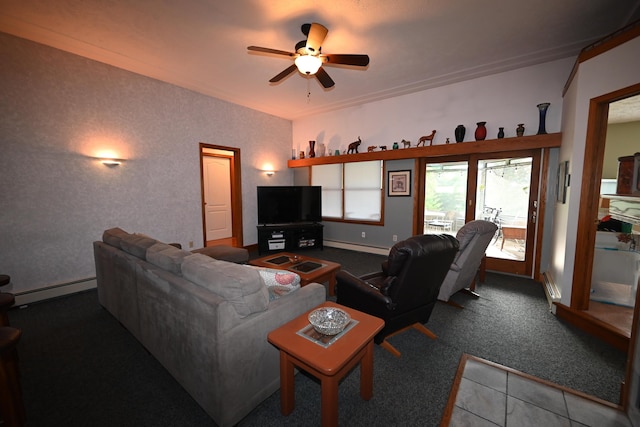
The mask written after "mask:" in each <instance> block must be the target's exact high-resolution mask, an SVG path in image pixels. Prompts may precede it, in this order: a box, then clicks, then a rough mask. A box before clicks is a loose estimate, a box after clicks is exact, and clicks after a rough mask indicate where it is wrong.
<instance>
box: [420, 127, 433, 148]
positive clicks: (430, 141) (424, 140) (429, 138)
mask: <svg viewBox="0 0 640 427" xmlns="http://www.w3.org/2000/svg"><path fill="white" fill-rule="evenodd" d="M435 134H436V131H435V130H432V131H431V135H427V136H421V137H420V139H419V140H418V143H417V144H416V147H417V146H419V145H420V144H422V146H423V147H424V146H425V145H424V143H425V142H427V141H429V145H430V146H431V145H433V137H434V135H435Z"/></svg>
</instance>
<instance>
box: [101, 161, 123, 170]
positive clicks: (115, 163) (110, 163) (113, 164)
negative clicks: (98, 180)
mask: <svg viewBox="0 0 640 427" xmlns="http://www.w3.org/2000/svg"><path fill="white" fill-rule="evenodd" d="M100 163H102V164H103V165H105V166H107V167H110V168H113V167H116V166H120V165H121V164H122V160H119V159H102V160H100Z"/></svg>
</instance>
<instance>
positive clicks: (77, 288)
mask: <svg viewBox="0 0 640 427" xmlns="http://www.w3.org/2000/svg"><path fill="white" fill-rule="evenodd" d="M96 286H97V283H96V278H95V277H89V278H86V279H79V280H74V281H72V282H67V283H59V284H57V285H51V286H47V287H46V288H40V289H33V290H30V291H25V292H17V293H14V294H13V295H14V297H15V299H16V303H15V306H16V307H20V306H23V305H28V304H32V303H34V302H39V301H44V300H48V299H51V298H57V297H62V296H65V295H70V294H75V293H77V292H82V291H86V290H88V289H93V288H95V287H96Z"/></svg>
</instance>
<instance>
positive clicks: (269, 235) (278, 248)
mask: <svg viewBox="0 0 640 427" xmlns="http://www.w3.org/2000/svg"><path fill="white" fill-rule="evenodd" d="M257 228H258V252H259V253H260V254H263V253H269V252H293V251H297V250H301V249H318V248H319V249H323V229H324V225H322V224H319V223H295V224H275V225H258V227H257Z"/></svg>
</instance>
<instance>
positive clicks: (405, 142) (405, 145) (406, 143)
mask: <svg viewBox="0 0 640 427" xmlns="http://www.w3.org/2000/svg"><path fill="white" fill-rule="evenodd" d="M400 142H402V145H403V146H404V148H407V147H409V148H411V141H407V140H406V139H403V140H402V141H400Z"/></svg>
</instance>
